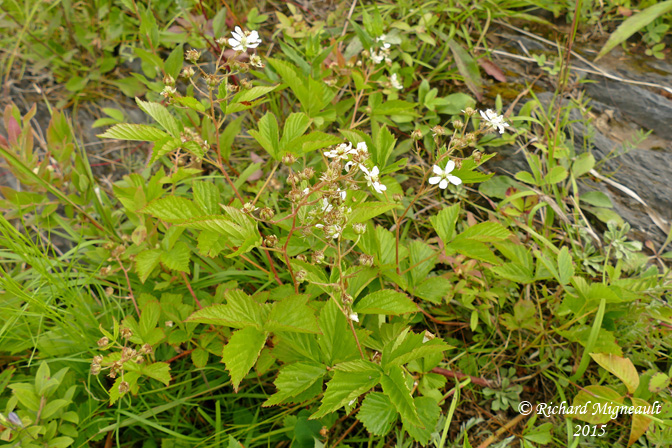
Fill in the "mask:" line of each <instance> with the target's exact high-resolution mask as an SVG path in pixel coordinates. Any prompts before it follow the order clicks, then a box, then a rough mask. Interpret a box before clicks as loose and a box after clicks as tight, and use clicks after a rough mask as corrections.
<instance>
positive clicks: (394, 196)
mask: <svg viewBox="0 0 672 448" xmlns="http://www.w3.org/2000/svg"><path fill="white" fill-rule="evenodd" d="M392 199H394V200H395V201H396V202H401V200H402V199H403V196H402V195H401V194H399V193H395V194H393V195H392Z"/></svg>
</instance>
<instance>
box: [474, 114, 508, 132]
mask: <svg viewBox="0 0 672 448" xmlns="http://www.w3.org/2000/svg"><path fill="white" fill-rule="evenodd" d="M480 113H481V117H483V120H485V123H486V125H487V126H488V127H490V128H492V129H497V130H498V131H499V133H500V134H503V133H504V128H508V127H509V123H507V122H506V121H504V116H503V115H497V112H495V111H494V110H492V109H488V110H486V111H485V112H483V111H482V110H481V111H480Z"/></svg>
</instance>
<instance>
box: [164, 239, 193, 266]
mask: <svg viewBox="0 0 672 448" xmlns="http://www.w3.org/2000/svg"><path fill="white" fill-rule="evenodd" d="M190 257H191V249H189V246H187V243H185V242H184V241H178V242H177V244H175V246H174V247H173V248H172V249H171V250H169V251H167V252H162V253H161V263H163V264H164V265H165V266H166V267H167V268H168V269H172V270H174V271H179V272H186V273H189V259H190Z"/></svg>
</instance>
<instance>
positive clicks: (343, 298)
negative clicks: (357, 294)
mask: <svg viewBox="0 0 672 448" xmlns="http://www.w3.org/2000/svg"><path fill="white" fill-rule="evenodd" d="M341 301H342V302H343V304H344V305H350V304H351V303H352V302H354V299H353V298H352V296H351V295H350V294H348V293H345V294H343V295H342V296H341Z"/></svg>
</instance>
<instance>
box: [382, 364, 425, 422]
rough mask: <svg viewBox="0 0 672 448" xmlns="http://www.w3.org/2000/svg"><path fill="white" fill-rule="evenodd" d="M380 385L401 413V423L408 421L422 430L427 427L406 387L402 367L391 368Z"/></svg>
mask: <svg viewBox="0 0 672 448" xmlns="http://www.w3.org/2000/svg"><path fill="white" fill-rule="evenodd" d="M380 384H381V386H382V387H383V393H384V394H385V395H387V396H388V397H389V398H390V401H391V402H392V404H393V405H394V407H395V408H396V409H397V412H399V415H400V416H401V421H407V422H409V423H411V424H413V425H416V426H418V427H420V428H424V427H425V425H424V424H423V422H422V421H421V420H420V417H419V416H418V411H417V409H416V408H415V403H414V402H413V397H412V396H411V391H410V390H408V387H407V386H406V380H405V379H404V373H403V371H402V370H401V367H398V366H391V367H390V369H389V372H388V373H387V374H385V375H383V377H382V378H381V380H380Z"/></svg>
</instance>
